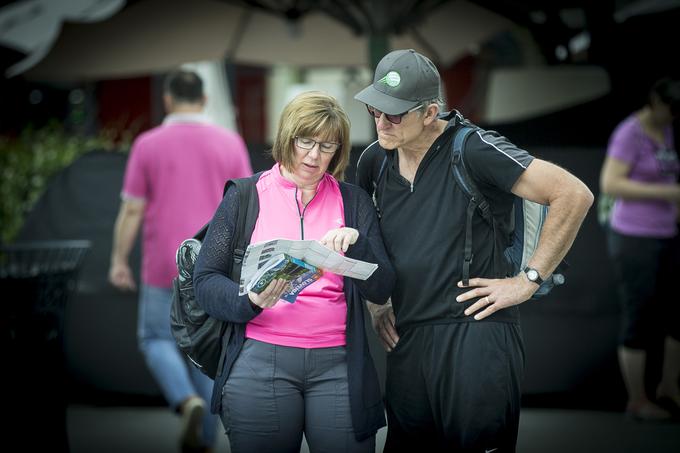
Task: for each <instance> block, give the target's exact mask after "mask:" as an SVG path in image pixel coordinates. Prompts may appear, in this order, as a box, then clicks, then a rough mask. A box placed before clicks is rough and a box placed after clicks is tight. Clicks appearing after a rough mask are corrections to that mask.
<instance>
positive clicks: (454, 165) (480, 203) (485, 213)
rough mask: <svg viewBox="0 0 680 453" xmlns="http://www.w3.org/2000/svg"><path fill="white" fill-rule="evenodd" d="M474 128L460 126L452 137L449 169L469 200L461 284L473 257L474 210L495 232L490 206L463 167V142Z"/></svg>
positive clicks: (464, 281)
mask: <svg viewBox="0 0 680 453" xmlns="http://www.w3.org/2000/svg"><path fill="white" fill-rule="evenodd" d="M475 130H476V129H475V128H474V127H472V126H465V125H464V126H461V127H460V129H458V130H457V131H456V135H455V136H454V138H453V146H452V147H451V170H452V171H453V177H454V179H455V180H456V182H457V183H458V186H459V187H460V188H461V189H462V190H463V192H464V193H465V195H467V197H468V200H469V201H468V206H467V211H466V218H465V244H464V246H463V269H462V277H463V284H464V285H466V286H467V285H468V284H469V282H470V265H471V264H472V260H473V258H474V254H473V253H472V217H473V216H474V213H475V211H478V212H479V213H480V215H481V216H482V218H483V219H484V220H485V221H486V222H487V223H488V224H489V225H490V226H491V227H492V228H493V229H494V232H495V222H494V220H493V216H492V213H491V206H490V205H489V202H488V201H486V198H485V197H484V195H482V192H481V191H480V190H479V189H478V188H477V184H475V182H474V180H473V179H472V177H471V176H470V173H469V172H468V171H467V168H465V162H464V161H463V153H464V150H465V144H466V143H467V139H468V137H469V136H470V135H471V134H472V133H473V132H475Z"/></svg>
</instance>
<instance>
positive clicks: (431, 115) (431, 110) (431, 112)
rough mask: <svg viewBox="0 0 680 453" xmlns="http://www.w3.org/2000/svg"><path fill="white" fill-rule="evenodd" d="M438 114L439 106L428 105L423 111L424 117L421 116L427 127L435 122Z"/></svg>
mask: <svg viewBox="0 0 680 453" xmlns="http://www.w3.org/2000/svg"><path fill="white" fill-rule="evenodd" d="M438 114H439V106H437V104H430V105H428V106H427V109H425V115H424V116H423V121H424V122H425V125H426V126H429V125H430V124H432V123H433V122H434V121H436V120H437V115H438Z"/></svg>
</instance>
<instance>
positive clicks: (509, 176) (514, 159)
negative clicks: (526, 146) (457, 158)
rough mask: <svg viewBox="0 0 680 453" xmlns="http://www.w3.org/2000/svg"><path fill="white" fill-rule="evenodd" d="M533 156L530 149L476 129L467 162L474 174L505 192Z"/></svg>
mask: <svg viewBox="0 0 680 453" xmlns="http://www.w3.org/2000/svg"><path fill="white" fill-rule="evenodd" d="M533 159H534V157H533V156H531V155H530V154H529V153H528V152H527V151H525V150H523V149H521V148H518V147H517V146H515V145H514V144H513V143H511V142H510V141H509V140H508V139H506V138H505V137H503V136H501V135H498V134H495V133H492V132H489V131H478V132H476V133H473V134H472V135H471V136H470V137H469V139H468V141H467V144H466V147H465V163H466V165H467V166H468V168H469V170H470V173H471V175H472V177H473V178H475V180H477V181H479V182H481V183H482V184H483V185H486V186H490V187H493V188H497V189H500V190H502V191H504V192H510V191H511V190H512V187H513V186H514V185H515V182H516V181H517V179H518V178H519V177H520V176H521V174H522V173H523V172H524V170H526V168H527V167H528V166H529V164H530V163H531V162H532V161H533ZM480 189H483V188H482V187H480Z"/></svg>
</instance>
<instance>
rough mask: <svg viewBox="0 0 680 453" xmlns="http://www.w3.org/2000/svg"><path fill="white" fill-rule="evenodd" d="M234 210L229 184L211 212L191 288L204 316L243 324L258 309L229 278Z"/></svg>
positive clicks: (236, 202) (234, 199) (234, 194)
mask: <svg viewBox="0 0 680 453" xmlns="http://www.w3.org/2000/svg"><path fill="white" fill-rule="evenodd" d="M238 210H239V197H238V191H237V189H236V188H235V187H233V186H232V187H230V188H229V189H228V190H227V193H226V194H225V196H224V199H223V200H222V202H221V203H220V206H219V207H218V208H217V211H215V215H214V217H213V219H212V221H211V222H210V227H209V228H208V232H207V233H206V236H205V239H204V240H203V243H202V245H201V251H200V252H199V254H198V259H197V260H196V266H195V268H194V291H195V293H196V300H197V301H198V304H199V305H200V306H201V308H203V310H205V312H206V313H208V315H210V316H212V317H214V318H217V319H220V320H222V321H229V322H235V323H245V322H248V321H250V320H251V319H253V318H254V317H255V316H257V315H258V314H259V313H260V312H261V310H260V309H258V308H256V307H253V306H252V304H251V303H250V300H249V299H248V295H247V294H245V295H243V296H239V295H238V289H239V286H238V283H237V282H235V281H233V280H232V279H231V278H230V272H231V264H232V262H233V246H232V241H233V237H234V229H235V225H236V217H237V213H238Z"/></svg>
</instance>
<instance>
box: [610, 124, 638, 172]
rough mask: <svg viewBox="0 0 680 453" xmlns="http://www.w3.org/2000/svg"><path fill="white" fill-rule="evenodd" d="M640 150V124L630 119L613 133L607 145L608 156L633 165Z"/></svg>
mask: <svg viewBox="0 0 680 453" xmlns="http://www.w3.org/2000/svg"><path fill="white" fill-rule="evenodd" d="M638 150H639V127H638V123H637V122H636V121H635V120H634V119H633V118H632V117H629V118H627V119H626V120H624V121H623V122H622V123H621V124H619V125H618V126H617V128H616V129H615V130H614V132H613V133H612V136H611V137H610V139H609V144H608V145H607V156H609V157H613V158H615V159H617V160H620V161H623V162H626V163H628V164H632V163H633V162H634V161H635V159H636V157H637V153H638Z"/></svg>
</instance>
